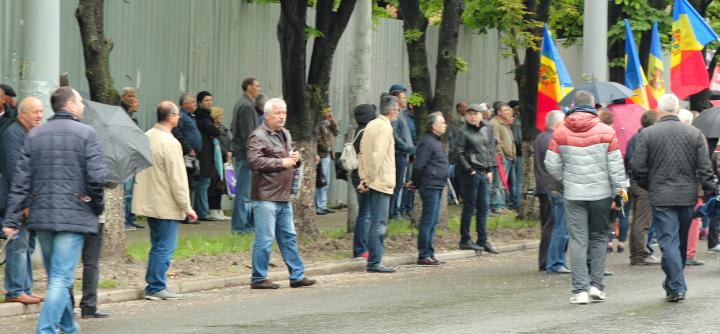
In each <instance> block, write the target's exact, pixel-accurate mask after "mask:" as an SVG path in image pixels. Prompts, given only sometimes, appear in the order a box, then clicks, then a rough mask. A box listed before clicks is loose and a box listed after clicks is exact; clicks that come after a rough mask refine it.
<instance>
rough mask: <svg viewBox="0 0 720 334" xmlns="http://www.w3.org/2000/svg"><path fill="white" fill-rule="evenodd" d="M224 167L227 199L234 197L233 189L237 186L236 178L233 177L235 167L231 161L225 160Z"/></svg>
mask: <svg viewBox="0 0 720 334" xmlns="http://www.w3.org/2000/svg"><path fill="white" fill-rule="evenodd" d="M223 166H224V167H225V185H226V186H227V195H228V198H229V199H233V198H235V189H236V186H237V179H236V178H235V169H233V166H232V164H231V163H229V162H226V163H225V164H224V165H223Z"/></svg>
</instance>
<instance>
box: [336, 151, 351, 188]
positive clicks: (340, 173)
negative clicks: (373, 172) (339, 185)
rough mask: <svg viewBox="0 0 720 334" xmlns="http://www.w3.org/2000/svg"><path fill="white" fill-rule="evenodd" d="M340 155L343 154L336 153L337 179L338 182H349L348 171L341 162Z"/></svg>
mask: <svg viewBox="0 0 720 334" xmlns="http://www.w3.org/2000/svg"><path fill="white" fill-rule="evenodd" d="M340 155H342V152H335V159H334V160H333V162H334V163H333V164H334V165H335V178H336V179H338V180H345V181H347V180H348V171H347V170H345V166H343V163H342V161H340Z"/></svg>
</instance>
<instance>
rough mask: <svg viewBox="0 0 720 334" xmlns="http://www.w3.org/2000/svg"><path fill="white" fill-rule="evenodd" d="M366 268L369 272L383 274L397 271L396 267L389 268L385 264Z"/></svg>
mask: <svg viewBox="0 0 720 334" xmlns="http://www.w3.org/2000/svg"><path fill="white" fill-rule="evenodd" d="M365 270H367V272H369V273H382V274H392V273H394V272H395V269H393V268H388V267H386V266H383V265H378V266H375V267H370V268H367V269H365Z"/></svg>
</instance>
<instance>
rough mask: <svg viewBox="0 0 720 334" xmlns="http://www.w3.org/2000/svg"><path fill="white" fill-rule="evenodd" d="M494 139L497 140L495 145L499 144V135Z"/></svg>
mask: <svg viewBox="0 0 720 334" xmlns="http://www.w3.org/2000/svg"><path fill="white" fill-rule="evenodd" d="M495 140H497V145H500V137H495Z"/></svg>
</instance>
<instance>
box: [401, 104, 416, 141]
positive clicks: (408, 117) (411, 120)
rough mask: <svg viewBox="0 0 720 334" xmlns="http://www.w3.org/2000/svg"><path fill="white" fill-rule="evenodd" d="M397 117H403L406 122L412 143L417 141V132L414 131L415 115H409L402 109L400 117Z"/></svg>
mask: <svg viewBox="0 0 720 334" xmlns="http://www.w3.org/2000/svg"><path fill="white" fill-rule="evenodd" d="M398 117H405V121H407V124H408V127H409V128H410V133H411V134H412V139H413V142H416V141H417V131H415V114H412V115H411V114H410V113H408V112H407V109H403V111H402V115H400V116H398Z"/></svg>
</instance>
